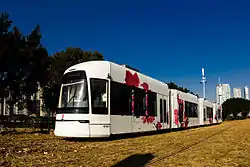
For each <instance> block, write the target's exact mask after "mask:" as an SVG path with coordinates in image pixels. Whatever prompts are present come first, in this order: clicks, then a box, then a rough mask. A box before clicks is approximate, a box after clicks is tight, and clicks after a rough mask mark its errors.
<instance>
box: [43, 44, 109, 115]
mask: <svg viewBox="0 0 250 167" xmlns="http://www.w3.org/2000/svg"><path fill="white" fill-rule="evenodd" d="M103 59H104V58H103V55H102V54H101V53H99V52H97V51H95V52H91V51H83V50H81V49H80V48H73V47H69V48H67V49H66V50H65V51H61V52H57V53H55V54H54V55H52V56H51V60H50V65H49V67H48V69H47V74H48V78H49V80H48V82H47V85H45V86H44V87H43V100H44V104H45V106H44V107H45V108H46V109H49V110H51V111H52V112H55V111H56V108H57V104H58V100H59V94H60V87H61V83H62V77H63V73H64V71H65V70H66V69H67V68H69V67H70V66H72V65H75V64H78V63H81V62H86V61H91V60H103Z"/></svg>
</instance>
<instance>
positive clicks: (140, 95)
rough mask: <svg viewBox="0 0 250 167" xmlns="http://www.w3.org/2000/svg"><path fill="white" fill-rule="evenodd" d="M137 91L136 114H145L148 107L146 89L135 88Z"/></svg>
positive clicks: (135, 91)
mask: <svg viewBox="0 0 250 167" xmlns="http://www.w3.org/2000/svg"><path fill="white" fill-rule="evenodd" d="M133 89H134V93H135V115H136V116H144V115H145V111H146V109H145V107H146V97H145V91H144V90H143V89H140V88H133Z"/></svg>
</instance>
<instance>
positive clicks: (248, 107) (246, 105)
mask: <svg viewBox="0 0 250 167" xmlns="http://www.w3.org/2000/svg"><path fill="white" fill-rule="evenodd" d="M222 109H223V112H222V113H223V118H226V117H227V116H229V115H230V114H233V116H234V118H236V117H237V114H239V113H241V114H242V116H243V117H244V116H245V114H246V113H247V114H248V112H249V111H250V100H246V99H242V98H231V99H228V100H226V101H225V102H224V103H223V104H222ZM247 114H246V115H247Z"/></svg>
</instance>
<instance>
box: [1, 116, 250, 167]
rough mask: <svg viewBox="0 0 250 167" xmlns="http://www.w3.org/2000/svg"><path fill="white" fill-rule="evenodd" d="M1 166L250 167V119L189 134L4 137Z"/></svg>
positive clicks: (178, 132)
mask: <svg viewBox="0 0 250 167" xmlns="http://www.w3.org/2000/svg"><path fill="white" fill-rule="evenodd" d="M0 152H1V156H0V166H39V167H40V166H78V167H79V166H105V167H106V166H129V167H132V166H140V165H145V166H197V167H201V166H213V167H214V166H227V167H230V166H241V167H243V166H250V157H249V155H250V119H247V120H236V121H230V122H224V123H222V124H220V125H215V126H209V127H202V128H196V129H189V130H185V131H177V132H170V133H164V134H156V135H151V136H141V137H137V138H127V139H118V140H114V141H99V142H98V141H92V142H90V141H68V140H64V139H62V138H59V137H55V136H54V135H53V134H50V135H49V134H38V133H35V134H29V133H25V134H12V135H10V134H8V135H4V136H0Z"/></svg>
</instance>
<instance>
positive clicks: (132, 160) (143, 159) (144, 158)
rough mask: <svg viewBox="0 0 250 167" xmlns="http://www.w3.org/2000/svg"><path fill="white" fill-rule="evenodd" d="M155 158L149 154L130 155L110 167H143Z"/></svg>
mask: <svg viewBox="0 0 250 167" xmlns="http://www.w3.org/2000/svg"><path fill="white" fill-rule="evenodd" d="M154 157H155V156H154V155H153V154H151V153H148V154H134V155H131V156H129V157H127V158H125V159H124V160H122V161H120V162H118V163H117V164H115V165H113V166H111V167H127V166H129V167H138V166H145V165H146V164H147V163H148V162H149V161H150V160H152V159H153V158H154Z"/></svg>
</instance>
